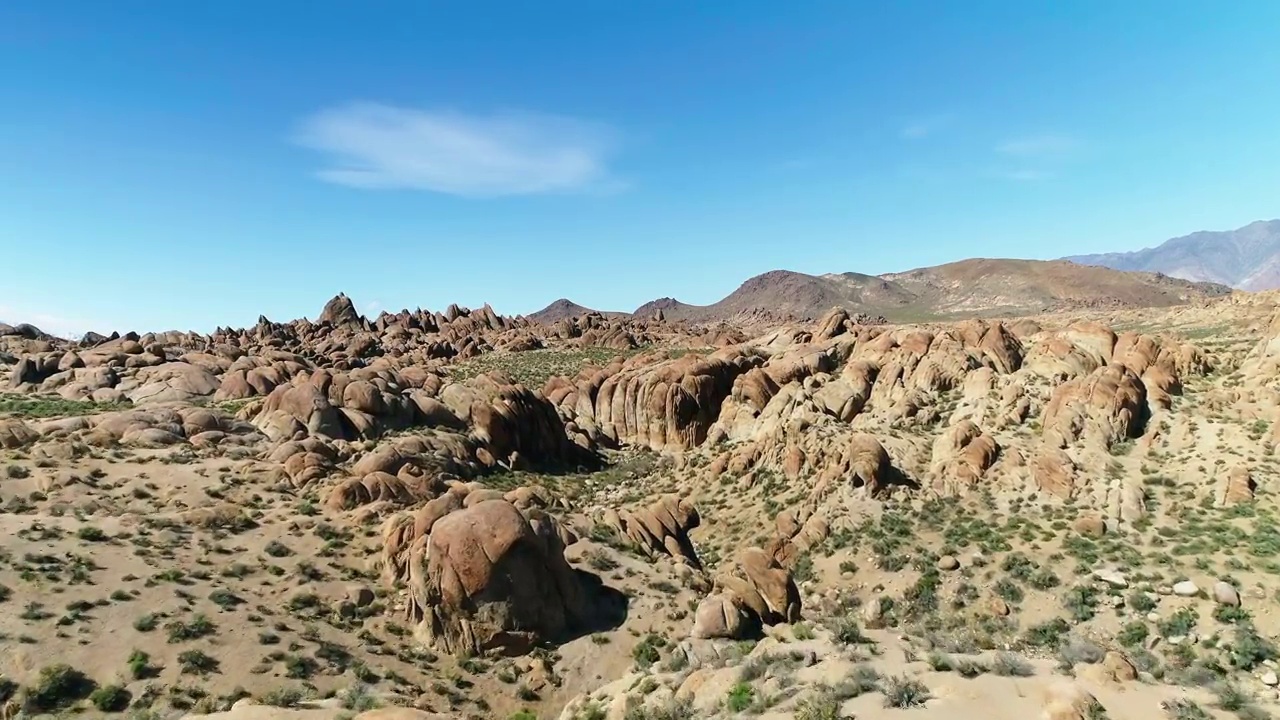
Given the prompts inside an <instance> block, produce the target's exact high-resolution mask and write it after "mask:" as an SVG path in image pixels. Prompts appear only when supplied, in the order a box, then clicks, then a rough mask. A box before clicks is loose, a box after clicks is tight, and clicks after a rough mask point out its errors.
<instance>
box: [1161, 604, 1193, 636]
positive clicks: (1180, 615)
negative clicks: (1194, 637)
mask: <svg viewBox="0 0 1280 720" xmlns="http://www.w3.org/2000/svg"><path fill="white" fill-rule="evenodd" d="M1199 620H1200V614H1199V613H1197V612H1196V611H1195V610H1193V609H1191V608H1182V609H1180V610H1177V611H1176V612H1174V613H1173V614H1172V615H1170V616H1169V617H1167V618H1165V619H1163V620H1161V621H1160V622H1159V623H1157V625H1156V627H1158V628H1159V630H1160V634H1161V635H1162V636H1164V637H1176V636H1181V635H1186V634H1187V633H1189V632H1191V631H1192V630H1194V629H1195V627H1196V623H1197V622H1199Z"/></svg>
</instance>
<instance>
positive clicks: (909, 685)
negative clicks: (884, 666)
mask: <svg viewBox="0 0 1280 720" xmlns="http://www.w3.org/2000/svg"><path fill="white" fill-rule="evenodd" d="M881 690H882V691H883V692H884V706H885V707H887V708H899V709H905V708H912V707H919V706H921V705H924V704H925V703H926V702H928V701H929V699H931V698H932V697H933V696H932V695H931V694H930V693H929V688H928V687H926V686H925V684H924V683H922V682H920V681H919V680H916V679H915V678H909V677H905V676H892V677H889V678H887V679H886V680H885V681H884V686H883V687H882V688H881Z"/></svg>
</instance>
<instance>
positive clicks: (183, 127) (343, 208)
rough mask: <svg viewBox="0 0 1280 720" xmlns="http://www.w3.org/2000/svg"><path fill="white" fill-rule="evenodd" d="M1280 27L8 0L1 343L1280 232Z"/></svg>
mask: <svg viewBox="0 0 1280 720" xmlns="http://www.w3.org/2000/svg"><path fill="white" fill-rule="evenodd" d="M730 7H732V10H731V11H730V10H729V8H730ZM1276 27H1280V3H1275V2H1271V1H1270V0H1265V1H1264V0H1255V1H1248V0H1246V1H1243V2H1237V3H1207V2H1190V1H1186V0H1174V1H1173V2H1168V1H1167V0H1166V1H1162V2H1152V1H1148V0H1125V1H1124V2H1114V0H1107V1H1105V2H1103V1H1095V0H1078V1H1076V2H1071V3H1035V2H1021V1H1016V0H1008V1H1006V2H990V1H986V2H984V1H982V0H977V1H969V2H937V1H936V0H922V1H911V0H903V1H901V2H894V3H871V2H853V1H850V0H843V1H840V2H800V3H779V2H772V1H770V2H765V1H755V0H742V1H741V2H737V3H733V4H732V6H730V5H728V4H723V3H690V2H687V1H685V0H655V1H652V2H644V3H639V2H637V3H624V2H600V1H598V0H589V1H582V2H563V1H557V0H549V1H547V2H538V3H517V2H508V3H492V2H447V3H444V2H441V3H434V2H427V1H426V0H415V1H413V2H395V1H393V0H383V1H381V2H375V3H354V2H330V1H327V0H305V1H304V0H273V1H272V2H248V1H247V0H222V1H221V2H206V3H199V2H155V1H154V0H152V1H150V2H140V1H135V0H113V1H112V2H100V1H99V0H82V1H71V0H6V2H4V3H0V264H2V265H4V267H5V269H4V270H0V318H2V319H4V320H8V321H10V322H17V321H23V320H27V321H35V322H37V323H38V324H39V323H43V324H44V325H45V326H46V327H47V328H49V329H53V330H76V331H80V330H85V329H110V328H124V329H127V328H137V329H159V328H179V329H196V330H202V331H207V330H209V329H212V328H213V327H214V326H216V325H220V324H221V325H236V326H243V325H247V324H251V323H253V322H254V321H255V320H256V319H257V316H258V314H259V313H264V314H266V315H267V316H268V317H271V318H272V319H276V320H284V319H289V318H293V317H299V316H310V317H315V315H316V314H317V313H318V312H319V309H320V306H321V305H322V304H323V303H324V301H325V300H326V299H327V298H329V297H330V296H332V295H333V294H335V293H337V292H338V291H345V292H347V294H349V295H351V296H352V297H353V298H354V299H355V300H356V302H357V305H358V306H360V307H361V309H362V310H364V311H366V312H368V313H370V314H373V313H376V311H377V310H378V309H381V308H386V309H392V310H395V309H399V308H401V307H415V306H422V307H427V308H433V309H439V308H442V307H444V306H445V305H447V304H448V303H450V302H458V303H460V304H464V305H470V306H473V307H474V306H478V305H480V304H481V303H483V302H485V301H488V302H491V303H492V304H493V305H494V306H495V308H496V309H498V310H499V311H500V312H504V313H513V314H514V313H520V312H529V311H533V310H536V309H538V308H540V307H542V306H543V305H545V304H547V303H548V302H550V301H551V300H554V299H556V298H558V297H561V296H567V297H570V298H572V299H573V300H575V301H577V302H580V303H582V304H584V305H589V306H593V307H598V308H602V309H623V310H629V309H632V308H634V307H635V306H637V305H639V304H640V303H642V302H644V301H646V300H649V299H652V298H654V297H658V296H674V297H677V298H679V299H681V300H684V301H686V302H694V303H706V302H713V301H715V300H716V299H718V298H720V297H722V296H723V295H725V294H727V293H728V292H730V291H732V290H733V289H734V288H735V287H736V286H737V285H738V284H739V283H740V282H741V281H742V280H744V279H746V278H747V277H749V276H751V275H754V274H757V273H760V272H764V271H767V270H770V269H775V268H787V269H792V270H798V271H802V272H812V273H821V272H843V271H860V272H867V273H880V272H888V271H894V270H904V269H908V268H912V267H919V266H924V265H932V264H936V263H940V262H946V261H950V260H956V259H960V258H964V257H971V256H987V257H1000V256H1008V257H1034V258H1050V257H1057V256H1061V255H1064V254H1074V253H1085V252H1097V251H1107V250H1124V249H1136V248H1140V247H1143V246H1147V245H1152V244H1156V243H1158V242H1160V241H1162V240H1164V239H1167V238H1169V237H1173V236H1176V235H1182V234H1185V233H1188V232H1191V231H1194V230H1199V229H1229V228H1234V227H1237V226H1240V225H1244V224H1246V223H1248V222H1250V221H1253V220H1258V219H1264V218H1267V219H1269V218H1273V217H1277V216H1280V210H1278V209H1277V204H1278V201H1277V199H1276V198H1277V195H1276V188H1277V187H1280V162H1277V160H1278V159H1280V133H1277V132H1276V131H1275V129H1276V127H1277V125H1276V123H1277V117H1278V116H1280V83H1277V82H1276V78H1280V46H1277V44H1276V41H1275V28H1276Z"/></svg>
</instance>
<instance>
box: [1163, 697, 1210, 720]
mask: <svg viewBox="0 0 1280 720" xmlns="http://www.w3.org/2000/svg"><path fill="white" fill-rule="evenodd" d="M1160 707H1161V709H1163V710H1164V714H1165V716H1166V717H1168V718H1169V720H1213V716H1211V715H1210V714H1209V713H1208V712H1207V711H1206V710H1205V709H1204V708H1202V707H1200V706H1199V705H1197V704H1196V703H1195V702H1194V701H1192V700H1187V699H1185V698H1179V699H1177V700H1166V701H1164V702H1163V703H1161V704H1160Z"/></svg>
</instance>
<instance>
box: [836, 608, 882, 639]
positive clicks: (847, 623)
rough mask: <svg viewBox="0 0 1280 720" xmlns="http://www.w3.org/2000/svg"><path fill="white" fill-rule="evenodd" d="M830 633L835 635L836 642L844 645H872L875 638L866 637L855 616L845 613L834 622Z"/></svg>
mask: <svg viewBox="0 0 1280 720" xmlns="http://www.w3.org/2000/svg"><path fill="white" fill-rule="evenodd" d="M832 634H834V635H835V639H836V641H837V642H840V643H843V644H845V645H874V644H875V640H872V639H871V638H869V637H867V636H866V635H864V634H863V633H862V626H860V625H859V624H858V620H857V618H855V617H853V616H852V615H846V616H845V617H842V618H840V620H838V621H837V622H836V625H835V627H834V628H832Z"/></svg>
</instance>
